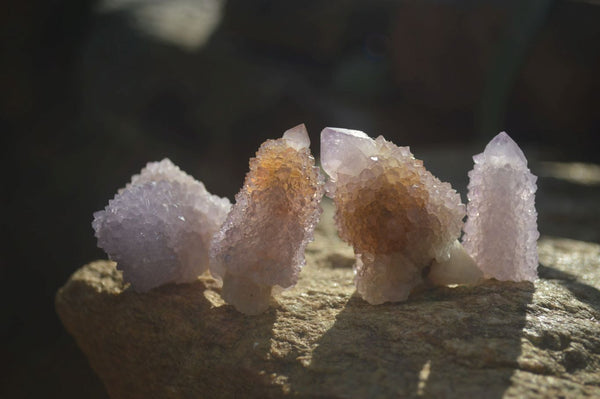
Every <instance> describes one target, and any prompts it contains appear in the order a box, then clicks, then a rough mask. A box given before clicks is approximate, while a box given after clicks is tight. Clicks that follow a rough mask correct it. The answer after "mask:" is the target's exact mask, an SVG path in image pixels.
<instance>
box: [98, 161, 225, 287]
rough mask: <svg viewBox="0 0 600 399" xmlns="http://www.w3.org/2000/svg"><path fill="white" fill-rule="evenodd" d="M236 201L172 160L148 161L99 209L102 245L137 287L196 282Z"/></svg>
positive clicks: (100, 240) (99, 237)
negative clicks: (212, 190) (211, 189)
mask: <svg viewBox="0 0 600 399" xmlns="http://www.w3.org/2000/svg"><path fill="white" fill-rule="evenodd" d="M230 208H231V204H230V202H229V200H228V199H226V198H219V197H217V196H215V195H211V194H210V193H209V192H208V191H206V188H205V187H204V185H203V184H202V183H201V182H199V181H196V180H194V178H193V177H191V176H189V175H187V174H186V173H184V172H182V171H181V170H180V169H179V168H178V167H177V166H175V165H174V164H173V163H172V162H171V161H170V160H168V159H164V160H162V161H161V162H154V163H148V165H146V167H145V168H144V169H142V171H141V173H140V174H139V175H135V176H133V177H132V179H131V183H129V184H127V186H126V187H125V188H123V189H121V190H119V192H118V193H117V195H116V196H115V197H114V199H112V200H110V201H109V203H108V206H107V207H106V208H105V209H104V210H102V211H99V212H96V213H94V221H93V222H92V226H93V228H94V230H95V231H96V237H97V238H98V246H99V247H101V248H103V249H104V250H105V251H106V253H107V254H108V256H109V257H110V259H112V260H114V261H116V262H117V268H118V269H119V270H122V271H123V279H124V280H125V281H126V282H129V283H131V286H132V288H133V289H134V290H136V291H148V290H150V289H152V288H154V287H157V286H159V285H162V284H165V283H169V282H175V283H183V282H189V281H193V280H195V279H196V278H197V277H198V276H199V275H200V274H202V273H203V272H204V271H206V270H207V269H208V263H209V247H210V242H211V240H212V237H213V235H214V234H215V232H216V231H217V230H218V229H219V226H220V225H221V223H222V222H223V221H224V220H225V217H226V215H227V212H228V211H229V209H230Z"/></svg>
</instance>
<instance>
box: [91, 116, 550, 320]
mask: <svg viewBox="0 0 600 399" xmlns="http://www.w3.org/2000/svg"><path fill="white" fill-rule="evenodd" d="M309 145H310V141H309V139H308V134H307V133H306V129H305V128H304V125H300V126H297V127H295V128H293V129H290V130H288V131H286V132H285V133H284V135H283V137H282V138H280V139H277V140H267V141H266V142H265V143H263V144H262V146H261V147H260V148H259V150H258V152H257V153H256V157H255V158H252V159H251V160H250V171H249V172H248V174H247V175H246V179H245V182H244V186H243V187H242V189H241V191H240V192H239V193H238V194H237V196H236V203H235V205H234V206H233V207H231V204H230V203H229V200H227V199H225V198H219V197H217V196H215V195H211V194H210V193H208V192H207V191H206V189H205V188H204V185H203V184H202V183H200V182H198V181H196V180H194V179H193V178H192V177H191V176H189V175H187V174H185V173H184V172H182V171H181V170H180V169H179V168H178V167H176V166H175V165H173V163H171V161H169V160H168V159H165V160H163V161H161V162H155V163H149V164H148V165H147V166H146V168H144V169H143V170H142V172H141V173H140V174H139V175H135V176H133V178H132V181H131V183H129V184H128V185H127V186H126V187H125V188H123V189H121V190H119V192H118V193H117V195H116V196H115V197H114V199H112V200H111V201H109V204H108V206H107V207H106V208H105V209H104V210H102V211H99V212H96V213H95V214H94V221H93V223H92V225H93V227H94V230H95V231H96V237H97V238H98V245H99V246H100V247H101V248H103V249H104V250H105V251H106V252H107V253H108V255H109V257H110V258H111V259H112V260H114V261H116V262H117V268H119V269H120V270H122V271H123V278H124V280H125V281H126V282H129V283H131V285H132V287H133V288H134V289H135V290H137V291H147V290H149V289H151V288H154V287H157V286H159V285H162V284H165V283H169V282H175V283H181V282H188V281H194V280H195V279H196V278H197V276H198V275H200V274H202V273H203V272H204V271H206V270H207V268H209V265H210V271H211V273H212V274H213V275H214V276H215V277H216V278H218V279H221V280H222V281H223V289H222V296H223V298H224V299H225V300H226V301H227V302H228V303H230V304H232V305H234V306H235V307H236V308H237V309H238V310H239V311H241V312H243V313H247V314H258V313H261V312H263V311H264V310H266V309H267V308H268V306H269V301H270V298H271V294H272V291H273V289H274V288H275V289H281V288H288V287H291V286H293V285H295V284H296V282H297V280H298V274H299V272H300V270H301V268H302V266H303V265H304V263H305V260H304V250H305V248H306V245H307V244H308V242H309V241H311V240H312V236H313V231H314V228H315V226H316V224H317V222H318V219H319V216H320V214H321V208H320V206H319V202H320V200H321V197H322V195H323V179H322V176H321V175H320V173H319V169H318V168H317V167H315V162H314V159H313V157H312V156H311V153H310V150H309ZM473 159H474V161H475V167H474V169H473V170H472V171H471V172H470V173H469V177H470V183H469V194H468V198H469V205H468V206H467V207H466V210H467V212H466V213H468V220H467V223H466V225H465V227H464V232H465V236H464V240H463V242H464V248H463V246H462V245H461V243H460V242H459V241H458V238H459V236H460V234H461V229H462V228H463V218H464V216H465V205H463V204H462V202H461V199H460V196H459V194H458V193H457V192H456V191H455V190H453V189H452V187H451V186H450V184H448V183H443V182H441V181H440V180H439V179H437V178H436V177H435V176H433V175H432V174H431V173H430V172H429V171H427V170H426V169H425V167H424V166H423V162H422V161H420V160H418V159H415V157H414V156H413V155H412V153H411V152H410V150H409V148H408V147H398V146H396V145H394V144H393V143H391V142H389V141H386V140H385V139H384V138H383V137H381V136H380V137H378V138H377V139H372V138H370V137H369V136H367V135H366V134H364V133H363V132H360V131H356V130H348V129H338V128H326V129H324V130H323V132H322V133H321V164H322V166H323V169H324V170H325V172H326V173H327V174H328V175H329V181H328V183H327V184H326V186H325V188H326V191H327V194H328V195H329V196H330V197H332V198H333V199H334V203H335V206H336V214H335V221H336V224H337V227H338V232H339V234H340V237H341V238H342V239H344V240H345V241H347V242H348V243H350V244H351V245H352V246H353V247H354V252H355V254H356V263H355V272H356V276H355V283H356V287H357V291H358V292H359V294H360V295H361V296H362V297H363V298H364V299H365V300H366V301H368V302H369V303H372V304H379V303H383V302H388V301H390V302H397V301H403V300H406V299H407V298H408V296H409V294H410V293H411V291H413V290H414V289H415V288H416V287H418V286H420V285H421V284H423V283H426V282H428V283H432V284H436V285H445V284H456V283H475V282H477V281H479V280H481V279H482V278H483V277H484V276H485V277H486V278H496V279H499V280H514V281H522V280H530V281H532V280H534V279H535V278H536V277H537V247H536V241H537V238H538V236H539V233H538V231H537V224H536V218H537V213H536V211H535V205H534V202H535V190H536V185H535V182H536V177H535V176H533V175H532V174H531V172H530V171H529V169H528V168H527V160H526V159H525V156H524V155H523V152H522V151H521V150H520V149H519V147H518V146H517V145H516V144H515V142H514V141H512V140H511V139H510V137H508V135H507V134H506V133H500V134H499V135H498V136H496V137H495V138H494V139H493V140H492V141H491V142H490V143H489V144H488V146H487V147H486V148H485V151H484V152H483V153H482V154H479V155H476V156H475V157H473Z"/></svg>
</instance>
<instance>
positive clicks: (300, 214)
mask: <svg viewBox="0 0 600 399" xmlns="http://www.w3.org/2000/svg"><path fill="white" fill-rule="evenodd" d="M309 145H310V141H309V138H308V134H307V132H306V129H305V127H304V125H300V126H296V127H295V128H292V129H290V130H288V131H286V132H285V133H284V135H283V137H282V138H280V139H277V140H267V141H266V142H264V143H263V144H262V145H261V146H260V148H259V150H258V152H257V153H256V157H255V158H252V159H250V171H249V172H248V174H247V175H246V180H245V181H244V186H243V187H242V189H241V190H240V192H239V193H238V194H237V195H236V197H235V200H236V203H235V205H234V206H233V208H232V209H231V212H230V213H229V215H228V216H227V219H226V221H225V223H224V224H223V226H222V227H221V229H220V231H219V232H218V233H217V234H216V235H215V238H214V241H213V245H212V248H211V259H212V261H211V273H212V274H213V275H214V276H216V277H220V278H222V280H223V290H222V292H221V295H222V297H223V299H225V301H227V302H228V303H230V304H232V305H233V306H235V307H236V309H238V310H239V311H240V312H243V313H246V314H258V313H261V312H263V311H265V310H266V309H267V308H268V306H269V300H270V298H271V293H272V289H273V288H274V287H280V288H288V287H291V286H293V285H295V284H296V282H297V281H298V274H299V273H300V269H301V268H302V266H304V263H305V260H304V249H305V248H306V245H307V244H308V243H309V242H310V241H311V240H312V236H313V231H314V228H315V227H316V224H317V222H318V220H319V216H320V214H321V207H320V206H319V203H320V201H321V197H322V195H323V188H322V177H321V175H320V173H319V169H318V167H316V166H315V162H314V158H313V157H312V155H311V153H310V150H309V148H308V147H309Z"/></svg>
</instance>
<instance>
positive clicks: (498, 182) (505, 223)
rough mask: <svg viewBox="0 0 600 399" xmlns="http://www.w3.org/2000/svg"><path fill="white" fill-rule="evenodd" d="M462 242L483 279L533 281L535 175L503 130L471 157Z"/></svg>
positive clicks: (535, 238) (536, 235) (536, 260)
mask: <svg viewBox="0 0 600 399" xmlns="http://www.w3.org/2000/svg"><path fill="white" fill-rule="evenodd" d="M473 160H474V161H475V165H474V167H473V170H472V171H470V172H469V178H470V180H469V186H468V188H469V193H468V198H469V203H468V205H467V214H468V218H467V222H466V223H465V227H464V231H465V235H464V237H463V245H464V247H465V249H466V250H467V252H468V253H469V254H470V255H471V256H472V257H473V259H475V262H476V263H477V265H478V266H479V267H480V268H481V270H482V271H483V272H484V274H485V276H486V277H492V278H496V279H498V280H512V281H524V280H526V281H533V280H535V279H536V278H537V267H538V253H537V244H536V243H537V239H538V237H539V233H538V230H537V212H536V210H535V191H536V189H537V186H536V180H537V177H536V176H534V175H533V174H531V172H530V171H529V168H528V167H527V159H526V158H525V155H524V154H523V151H521V149H520V148H519V146H518V145H517V144H516V143H515V142H514V141H513V140H512V139H511V138H510V137H509V136H508V135H507V134H506V133H505V132H502V133H500V134H498V135H497V136H496V137H494V138H493V139H492V141H490V142H489V144H488V145H487V146H486V147H485V150H484V152H483V153H481V154H478V155H475V156H474V157H473Z"/></svg>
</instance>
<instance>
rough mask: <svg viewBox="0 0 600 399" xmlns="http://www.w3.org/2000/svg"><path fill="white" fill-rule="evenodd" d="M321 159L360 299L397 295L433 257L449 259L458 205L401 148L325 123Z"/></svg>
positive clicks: (460, 211) (417, 280) (418, 278)
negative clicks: (352, 255) (352, 256)
mask: <svg viewBox="0 0 600 399" xmlns="http://www.w3.org/2000/svg"><path fill="white" fill-rule="evenodd" d="M321 164H322V165H323V169H324V170H325V172H327V174H328V175H329V176H330V181H329V183H328V184H327V194H328V195H329V196H330V197H332V198H333V200H334V203H335V206H336V214H335V221H336V224H337V226H338V231H339V234H340V237H341V238H342V239H343V240H345V241H346V242H348V243H349V244H351V245H352V246H353V247H354V252H355V253H356V264H355V271H356V276H355V282H356V288H357V291H358V292H359V294H360V295H361V296H362V297H363V298H364V299H365V300H366V301H367V302H369V303H372V304H379V303H383V302H387V301H392V302H395V301H403V300H405V299H406V298H408V295H409V294H410V292H411V291H412V290H413V289H414V288H415V287H416V286H418V285H420V284H422V283H423V278H424V276H426V274H427V273H426V270H425V269H427V268H429V267H430V265H431V264H432V262H433V261H438V262H447V261H448V260H449V259H450V255H451V250H452V249H453V247H454V245H455V243H456V240H457V238H458V237H459V236H460V233H461V228H462V224H463V222H462V219H463V217H464V216H465V206H464V205H463V204H462V202H461V200H460V195H459V194H458V193H457V192H456V191H455V190H453V189H452V187H451V186H450V184H449V183H443V182H441V181H440V180H439V179H437V178H436V177H435V176H433V175H432V174H431V173H430V172H429V171H427V170H426V169H425V167H424V166H423V162H422V161H420V160H418V159H415V157H414V156H413V154H412V153H411V152H410V149H409V148H408V147H398V146H396V145H394V144H393V143H391V142H389V141H387V140H385V139H384V138H383V137H382V136H379V137H378V138H377V139H375V140H373V139H372V138H370V137H369V136H367V135H366V134H365V133H363V132H360V131H355V130H347V129H337V128H326V129H325V130H323V132H322V133H321ZM459 245H460V244H459Z"/></svg>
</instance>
